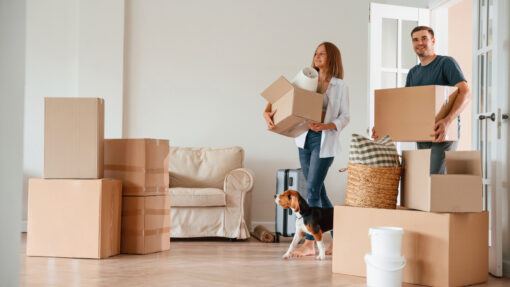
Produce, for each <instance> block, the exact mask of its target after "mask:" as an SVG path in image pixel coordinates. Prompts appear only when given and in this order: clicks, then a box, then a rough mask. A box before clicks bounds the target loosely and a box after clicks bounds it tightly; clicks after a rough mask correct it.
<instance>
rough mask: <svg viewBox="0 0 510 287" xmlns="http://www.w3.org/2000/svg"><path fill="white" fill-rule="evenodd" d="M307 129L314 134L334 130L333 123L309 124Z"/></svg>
mask: <svg viewBox="0 0 510 287" xmlns="http://www.w3.org/2000/svg"><path fill="white" fill-rule="evenodd" d="M308 127H309V128H310V129H311V130H312V131H314V132H319V131H323V130H332V129H336V126H335V124H334V123H329V124H323V123H309V124H308Z"/></svg>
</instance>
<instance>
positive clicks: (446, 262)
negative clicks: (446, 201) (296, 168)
mask: <svg viewBox="0 0 510 287" xmlns="http://www.w3.org/2000/svg"><path fill="white" fill-rule="evenodd" d="M333 222H334V230H335V236H334V237H333V243H334V244H333V265H332V267H333V272H335V273H342V274H348V275H355V276H366V266H365V262H364V259H363V258H364V256H365V254H366V253H369V252H370V241H369V240H370V239H369V237H368V229H369V228H371V227H376V226H395V227H402V228H403V229H404V235H403V237H402V255H403V256H404V257H405V258H406V266H405V267H404V269H403V271H402V281H403V282H407V283H412V284H420V285H428V286H464V285H471V284H476V283H481V282H485V281H487V280H488V274H489V264H488V262H489V260H488V259H489V248H488V242H489V238H488V234H489V233H488V230H489V224H488V223H489V214H488V213H487V212H478V213H433V212H423V211H416V210H404V209H377V208H360V207H349V206H338V205H337V206H335V212H334V221H333Z"/></svg>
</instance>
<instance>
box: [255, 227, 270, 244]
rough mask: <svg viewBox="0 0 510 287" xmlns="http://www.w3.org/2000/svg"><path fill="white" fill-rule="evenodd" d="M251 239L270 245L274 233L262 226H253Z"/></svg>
mask: <svg viewBox="0 0 510 287" xmlns="http://www.w3.org/2000/svg"><path fill="white" fill-rule="evenodd" d="M251 235H253V237H255V238H257V239H258V240H259V241H262V242H266V243H271V242H274V237H275V236H274V233H273V232H271V231H269V230H268V229H267V228H265V227H264V226H262V225H257V226H255V229H254V230H253V232H252V233H251Z"/></svg>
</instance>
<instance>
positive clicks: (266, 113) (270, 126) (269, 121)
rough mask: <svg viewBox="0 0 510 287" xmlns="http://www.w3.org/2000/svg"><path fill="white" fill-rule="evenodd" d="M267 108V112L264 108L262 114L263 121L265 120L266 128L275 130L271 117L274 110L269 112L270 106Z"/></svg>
mask: <svg viewBox="0 0 510 287" xmlns="http://www.w3.org/2000/svg"><path fill="white" fill-rule="evenodd" d="M268 106H269V110H268V109H267V108H266V110H265V111H264V113H263V116H264V119H265V120H266V124H267V128H268V129H270V130H272V129H274V128H275V125H274V123H273V116H274V113H276V110H274V111H272V112H271V105H268Z"/></svg>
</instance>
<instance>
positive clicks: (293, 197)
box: [290, 194, 299, 212]
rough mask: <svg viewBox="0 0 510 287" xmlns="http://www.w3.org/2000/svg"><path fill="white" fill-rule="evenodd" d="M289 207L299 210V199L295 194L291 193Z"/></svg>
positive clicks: (295, 210)
mask: <svg viewBox="0 0 510 287" xmlns="http://www.w3.org/2000/svg"><path fill="white" fill-rule="evenodd" d="M290 207H291V208H292V209H294V212H299V200H298V196H297V194H292V195H291V200H290Z"/></svg>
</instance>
